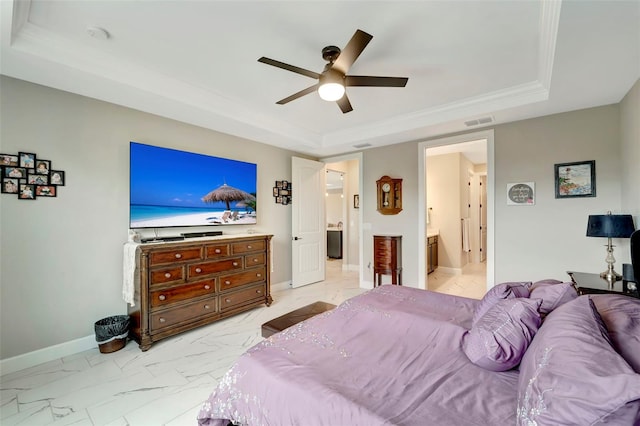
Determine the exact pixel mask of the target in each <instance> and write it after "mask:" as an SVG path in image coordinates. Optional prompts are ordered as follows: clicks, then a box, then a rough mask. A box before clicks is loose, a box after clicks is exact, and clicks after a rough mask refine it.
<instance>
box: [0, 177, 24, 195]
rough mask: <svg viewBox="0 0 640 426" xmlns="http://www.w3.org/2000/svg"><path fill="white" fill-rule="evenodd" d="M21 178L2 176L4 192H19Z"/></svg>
mask: <svg viewBox="0 0 640 426" xmlns="http://www.w3.org/2000/svg"><path fill="white" fill-rule="evenodd" d="M19 183H20V182H19V179H16V178H7V177H5V178H2V192H4V193H5V194H17V193H18V185H19Z"/></svg>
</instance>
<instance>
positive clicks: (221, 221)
mask: <svg viewBox="0 0 640 426" xmlns="http://www.w3.org/2000/svg"><path fill="white" fill-rule="evenodd" d="M225 213H226V215H225ZM255 223H256V214H255V213H245V212H238V216H237V217H234V216H233V213H229V212H209V213H194V214H189V215H181V216H172V217H163V218H158V219H145V220H136V221H133V222H131V228H162V227H165V226H198V225H243V224H247V225H252V224H255Z"/></svg>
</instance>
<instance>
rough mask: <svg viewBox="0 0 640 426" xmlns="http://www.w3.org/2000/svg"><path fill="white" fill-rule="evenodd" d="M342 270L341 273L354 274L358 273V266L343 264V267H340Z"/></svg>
mask: <svg viewBox="0 0 640 426" xmlns="http://www.w3.org/2000/svg"><path fill="white" fill-rule="evenodd" d="M342 270H343V271H354V272H358V271H359V270H360V265H350V264H343V265H342Z"/></svg>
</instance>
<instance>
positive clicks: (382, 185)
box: [376, 176, 402, 214]
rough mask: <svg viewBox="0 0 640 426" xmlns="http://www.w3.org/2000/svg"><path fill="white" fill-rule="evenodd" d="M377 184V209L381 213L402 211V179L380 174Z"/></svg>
mask: <svg viewBox="0 0 640 426" xmlns="http://www.w3.org/2000/svg"><path fill="white" fill-rule="evenodd" d="M376 184H377V186H378V191H377V193H378V211H379V212H380V213H382V214H398V213H400V212H401V211H402V179H393V178H390V177H389V176H382V177H381V178H380V179H378V180H377V181H376Z"/></svg>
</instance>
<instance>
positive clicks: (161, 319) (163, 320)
mask: <svg viewBox="0 0 640 426" xmlns="http://www.w3.org/2000/svg"><path fill="white" fill-rule="evenodd" d="M159 321H160V322H161V323H163V322H167V320H166V319H164V318H160V320H159Z"/></svg>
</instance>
